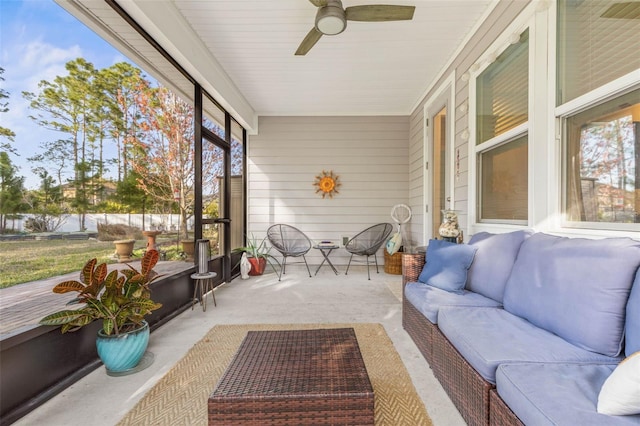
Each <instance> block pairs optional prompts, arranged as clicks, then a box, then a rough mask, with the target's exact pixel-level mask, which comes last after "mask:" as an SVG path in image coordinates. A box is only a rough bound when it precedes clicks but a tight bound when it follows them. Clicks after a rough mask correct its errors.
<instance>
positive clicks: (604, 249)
mask: <svg viewBox="0 0 640 426" xmlns="http://www.w3.org/2000/svg"><path fill="white" fill-rule="evenodd" d="M468 245H469V246H471V247H473V248H474V249H475V257H474V258H473V263H472V264H471V267H470V268H469V270H468V275H467V277H466V283H465V284H464V288H463V289H461V290H460V291H453V292H452V291H448V290H441V289H440V288H434V287H433V286H431V285H429V284H426V283H424V282H420V281H419V280H420V279H421V278H423V277H422V276H421V274H423V272H424V271H423V270H426V267H425V255H424V254H420V253H418V254H410V253H406V254H404V255H403V271H402V272H403V284H404V291H403V294H404V297H403V316H402V321H403V327H404V328H405V330H406V331H407V332H408V334H409V335H410V336H411V338H412V340H413V341H414V342H415V344H416V346H417V347H418V349H419V350H420V352H421V353H422V355H423V356H424V358H425V359H426V360H427V362H428V363H429V366H430V367H431V368H432V370H433V373H434V375H435V377H436V378H437V379H438V380H439V381H440V383H441V385H442V386H443V388H444V389H445V391H446V392H447V394H448V395H449V397H450V398H451V400H452V401H453V403H454V404H455V405H456V407H457V408H458V410H459V411H460V413H461V415H462V417H463V418H464V419H465V421H466V422H467V423H468V424H470V425H487V424H491V425H521V424H531V425H536V426H537V425H540V424H556V425H561V424H594V425H596V424H597V425H604V424H624V425H626V424H630V425H632V424H635V425H638V424H640V415H631V416H607V415H603V414H599V413H597V411H596V409H595V404H594V400H595V401H597V399H598V393H599V391H600V388H601V387H602V384H603V382H604V381H605V380H606V379H607V377H608V376H609V375H610V374H611V372H612V371H613V370H614V369H615V368H616V366H617V365H618V364H619V363H620V361H621V360H622V359H623V358H624V357H625V356H627V357H629V356H631V355H632V354H633V353H636V352H638V351H640V271H639V270H638V268H639V267H640V242H638V241H634V240H631V239H628V238H616V239H603V240H588V239H579V238H563V237H556V236H551V235H548V234H543V233H532V232H528V231H517V232H513V233H507V234H488V233H479V234H476V235H474V236H473V238H472V239H471V240H470V241H469V244H468ZM430 247H431V242H430V245H429V247H427V256H426V258H427V259H428V260H429V261H432V260H433V259H436V258H435V257H432V256H430V253H429V248H430ZM436 260H437V259H436Z"/></svg>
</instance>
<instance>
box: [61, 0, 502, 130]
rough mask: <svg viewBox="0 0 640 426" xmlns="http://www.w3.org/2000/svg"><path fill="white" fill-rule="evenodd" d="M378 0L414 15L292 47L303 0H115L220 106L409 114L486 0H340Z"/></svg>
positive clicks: (87, 1)
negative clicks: (301, 50) (304, 49)
mask: <svg viewBox="0 0 640 426" xmlns="http://www.w3.org/2000/svg"><path fill="white" fill-rule="evenodd" d="M58 1H60V0H58ZM62 1H65V0H62ZM75 2H77V3H80V4H82V5H83V8H85V9H86V10H90V11H91V12H92V13H95V14H100V13H104V10H103V9H104V6H105V4H104V3H102V2H96V1H95V0H93V1H92V0H75ZM380 3H384V4H402V5H414V6H416V10H415V14H414V18H413V20H411V21H399V22H351V21H349V22H348V24H347V29H346V30H345V31H344V32H343V33H342V34H339V35H336V36H323V37H322V38H321V39H320V41H319V42H318V43H317V44H316V45H315V47H314V48H313V49H311V51H310V52H309V53H308V54H307V55H306V56H294V52H295V50H296V49H297V47H298V45H299V44H300V42H301V41H302V39H303V38H304V37H305V35H306V34H307V33H308V32H309V30H310V29H311V28H312V26H313V22H314V19H315V13H316V7H315V6H314V5H313V4H311V3H310V2H309V1H306V0H271V1H266V0H160V1H158V0H156V1H149V0H118V4H119V5H120V6H121V7H122V8H123V9H125V10H126V11H127V13H128V14H129V15H130V16H131V17H133V18H134V19H135V20H136V22H138V23H139V24H140V25H141V26H142V27H143V28H144V29H145V31H147V32H148V33H149V34H150V35H152V36H153V37H154V39H155V40H156V41H158V42H159V43H160V44H161V45H162V46H163V47H164V48H165V49H166V50H167V51H168V52H169V53H170V54H171V55H172V56H173V57H174V58H175V59H176V60H177V61H178V62H179V63H180V64H181V65H182V66H183V67H184V68H185V69H187V70H188V71H189V72H190V73H191V74H192V75H194V77H196V79H197V80H198V81H199V82H200V83H201V84H202V85H203V87H205V89H208V91H211V92H212V94H213V95H214V96H215V97H216V98H217V99H220V98H221V97H222V98H223V99H220V100H221V101H222V102H221V103H222V104H223V106H225V107H226V108H229V109H230V110H231V111H235V112H236V113H237V114H239V115H247V114H248V115H251V114H253V115H254V116H257V115H407V114H410V113H411V112H412V109H413V108H415V107H416V105H417V104H418V103H419V102H420V100H421V99H422V97H423V96H424V95H425V92H426V90H427V89H428V88H429V87H430V85H431V84H432V82H433V80H434V79H435V78H437V77H439V74H440V73H441V72H442V71H443V69H444V68H445V66H446V65H447V64H448V62H449V61H450V60H451V59H452V57H453V56H454V54H455V53H456V51H457V49H458V48H459V47H460V46H461V44H463V42H464V41H465V39H466V38H467V37H468V36H470V33H471V32H472V31H473V30H474V29H475V27H477V25H479V23H480V22H481V20H482V19H483V18H484V17H485V16H486V14H488V12H490V10H491V9H492V8H493V7H494V6H495V4H496V1H495V0H405V1H398V0H388V1H385V0H343V5H344V7H345V8H346V7H349V6H355V5H363V4H380ZM98 9H101V10H98ZM105 21H106V22H107V24H109V23H108V20H105V19H103V23H104V22H105ZM110 27H111V30H113V31H115V32H118V31H120V32H121V33H122V27H121V26H119V27H118V26H116V25H110ZM120 37H121V38H125V39H126V38H127V36H124V35H122V34H121V35H120ZM204 80H206V82H205V81H204ZM243 103H244V107H243V106H242V105H237V104H243ZM239 121H240V122H241V123H245V125H246V124H247V123H248V122H250V121H251V120H249V119H248V117H244V119H240V120H239Z"/></svg>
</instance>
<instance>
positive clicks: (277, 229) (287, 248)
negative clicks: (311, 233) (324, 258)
mask: <svg viewBox="0 0 640 426" xmlns="http://www.w3.org/2000/svg"><path fill="white" fill-rule="evenodd" d="M267 238H268V239H269V243H270V244H271V245H272V246H273V248H274V249H276V250H277V251H278V252H279V253H280V254H281V255H282V258H283V259H282V273H281V274H280V276H279V277H278V281H280V279H281V278H282V275H284V274H286V273H287V257H302V260H303V261H304V264H305V265H306V266H307V272H308V273H309V277H311V270H310V269H309V264H308V263H307V259H306V257H304V255H305V254H307V253H308V252H309V250H311V247H312V246H313V244H312V243H311V240H310V239H309V237H307V235H306V234H305V233H304V232H302V231H301V230H299V229H298V228H296V227H293V226H291V225H285V224H283V223H277V224H275V225H271V226H270V227H269V229H267Z"/></svg>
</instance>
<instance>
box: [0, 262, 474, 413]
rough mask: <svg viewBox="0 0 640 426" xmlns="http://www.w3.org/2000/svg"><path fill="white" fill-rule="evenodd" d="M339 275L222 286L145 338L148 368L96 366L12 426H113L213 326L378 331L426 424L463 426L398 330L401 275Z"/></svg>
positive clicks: (299, 274)
mask: <svg viewBox="0 0 640 426" xmlns="http://www.w3.org/2000/svg"><path fill="white" fill-rule="evenodd" d="M314 269H315V267H314ZM338 269H339V270H340V271H341V273H340V274H339V275H335V274H334V273H333V271H331V270H330V269H329V268H328V267H323V268H322V269H321V270H320V272H318V275H317V276H314V277H312V278H309V276H308V274H307V271H306V268H304V266H297V265H296V266H294V265H291V266H290V267H288V268H287V274H286V275H284V276H283V278H282V281H281V282H278V278H277V276H276V275H275V274H273V273H267V274H265V275H263V276H260V277H251V278H249V279H248V280H242V279H240V278H237V279H235V280H233V281H232V282H231V283H227V284H224V285H222V286H220V287H218V288H217V289H216V290H215V295H216V301H217V304H218V306H217V307H214V306H213V301H212V298H211V295H209V298H208V301H207V302H208V303H207V310H206V312H203V311H202V309H201V307H200V306H198V305H196V307H195V308H194V309H193V310H188V311H186V312H184V313H182V314H181V315H180V316H178V317H177V318H175V319H174V320H172V321H170V322H169V323H167V324H165V325H163V326H162V327H160V328H159V329H157V330H156V331H154V332H153V333H152V335H151V341H150V345H149V350H150V351H151V352H153V353H154V355H155V361H154V363H153V364H152V365H151V366H150V367H149V368H147V369H146V370H144V371H142V372H139V373H137V374H134V375H130V376H124V377H110V376H108V375H107V374H106V373H105V370H104V367H100V368H98V369H97V370H95V371H94V372H92V373H91V374H89V375H87V376H86V377H84V378H83V379H81V380H80V381H78V382H76V383H75V384H74V385H72V386H71V387H69V388H68V389H66V390H65V391H63V392H62V393H60V394H58V395H57V396H55V397H54V398H52V399H51V400H49V401H48V402H46V403H45V404H44V405H42V406H41V407H39V408H37V409H36V410H35V411H33V412H31V413H29V414H28V415H27V416H25V417H23V418H22V419H20V420H18V421H17V422H16V423H15V424H16V425H42V424H46V425H53V426H58V425H59V426H72V425H82V426H86V425H91V426H101V425H115V424H116V423H117V422H118V421H119V420H120V419H121V418H122V417H123V416H124V415H125V414H126V413H127V411H129V410H130V409H131V408H132V407H133V406H134V405H135V404H136V402H137V401H138V400H139V399H140V398H142V397H143V396H144V394H145V393H146V392H147V391H148V390H149V389H150V388H151V387H152V386H153V385H154V384H155V383H156V382H157V381H158V380H159V379H160V378H161V377H162V376H163V375H164V374H166V373H167V372H168V371H169V370H170V369H171V367H172V366H173V365H174V364H175V363H176V362H177V361H179V360H180V359H181V358H182V357H183V356H184V355H185V353H186V352H187V351H188V350H189V349H190V348H191V347H192V346H193V345H194V344H195V343H196V342H198V341H199V340H200V339H201V338H202V337H203V336H204V335H205V334H206V333H207V331H209V329H211V327H213V326H214V325H216V324H258V323H261V324H275V323H281V324H289V323H351V322H358V323H361V322H362V323H364V322H368V323H380V324H382V325H383V326H384V327H385V330H386V332H387V334H388V335H389V337H390V338H391V340H392V341H393V343H394V346H395V348H396V350H397V351H398V353H399V354H400V356H401V358H402V360H403V362H404V364H405V366H406V368H407V370H408V371H409V373H410V375H411V376H412V380H413V384H414V386H415V388H416V390H417V391H418V394H419V395H420V397H421V398H422V400H423V401H424V404H425V407H426V409H427V411H428V413H429V415H430V417H431V419H432V420H433V423H434V424H435V425H447V426H449V425H451V426H455V425H464V424H465V423H464V420H463V419H462V417H461V416H460V414H459V413H458V411H457V410H456V408H455V407H454V406H453V404H452V403H451V401H450V400H449V398H448V397H447V395H446V394H445V392H444V390H443V389H442V387H441V386H440V384H439V383H438V381H437V380H436V379H435V378H434V376H433V374H432V372H431V370H430V369H429V367H428V365H427V363H426V361H425V360H424V358H423V357H422V355H421V354H420V353H419V351H418V349H417V348H416V346H415V345H414V343H413V342H412V341H411V339H410V338H409V336H408V334H407V333H406V332H405V331H404V330H403V329H402V303H401V287H402V284H401V281H402V279H401V276H399V275H389V274H385V273H384V272H383V271H382V267H381V268H380V273H379V274H376V273H375V269H374V271H373V273H372V274H371V281H368V280H367V272H366V268H365V267H364V266H355V267H354V266H352V267H351V269H350V270H349V275H347V276H345V275H344V269H345V268H344V266H343V267H338ZM3 391H7V390H6V389H5V390H3ZM203 415H205V414H204V413H203Z"/></svg>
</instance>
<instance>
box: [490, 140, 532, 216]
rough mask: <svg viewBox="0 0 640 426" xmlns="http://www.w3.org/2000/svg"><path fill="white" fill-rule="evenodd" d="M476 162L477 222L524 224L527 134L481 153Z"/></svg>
mask: <svg viewBox="0 0 640 426" xmlns="http://www.w3.org/2000/svg"><path fill="white" fill-rule="evenodd" d="M479 161H480V180H479V182H480V191H479V192H480V209H479V211H480V221H486V220H501V221H505V220H507V221H511V220H514V221H523V220H525V221H526V220H527V210H528V192H527V188H528V182H529V179H528V153H527V135H524V136H522V137H519V138H518V139H515V140H512V141H511V142H508V143H505V144H503V145H500V146H498V147H497V148H493V149H490V150H488V151H485V152H483V153H482V154H480V160H479Z"/></svg>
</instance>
